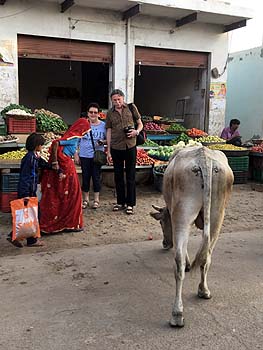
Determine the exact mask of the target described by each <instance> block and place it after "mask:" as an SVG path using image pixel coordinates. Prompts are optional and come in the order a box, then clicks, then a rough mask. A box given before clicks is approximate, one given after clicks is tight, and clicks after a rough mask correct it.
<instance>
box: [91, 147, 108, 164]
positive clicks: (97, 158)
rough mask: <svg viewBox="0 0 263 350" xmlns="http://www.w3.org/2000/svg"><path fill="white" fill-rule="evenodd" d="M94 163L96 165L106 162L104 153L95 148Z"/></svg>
mask: <svg viewBox="0 0 263 350" xmlns="http://www.w3.org/2000/svg"><path fill="white" fill-rule="evenodd" d="M93 161H94V163H95V164H97V165H105V164H106V163H107V156H106V153H105V152H103V151H99V150H96V151H95V152H94V160H93Z"/></svg>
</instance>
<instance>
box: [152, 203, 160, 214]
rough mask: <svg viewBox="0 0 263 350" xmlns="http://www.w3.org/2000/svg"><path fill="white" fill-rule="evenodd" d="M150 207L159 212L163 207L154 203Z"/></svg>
mask: <svg viewBox="0 0 263 350" xmlns="http://www.w3.org/2000/svg"><path fill="white" fill-rule="evenodd" d="M152 207H153V209H155V210H157V211H159V212H161V211H162V209H163V208H161V207H157V206H156V205H153V204H152Z"/></svg>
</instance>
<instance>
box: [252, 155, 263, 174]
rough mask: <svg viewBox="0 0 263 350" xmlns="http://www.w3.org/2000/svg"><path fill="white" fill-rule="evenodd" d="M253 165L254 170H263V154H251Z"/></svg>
mask: <svg viewBox="0 0 263 350" xmlns="http://www.w3.org/2000/svg"><path fill="white" fill-rule="evenodd" d="M250 159H251V165H252V168H253V169H261V170H263V154H260V155H254V154H251V157H250Z"/></svg>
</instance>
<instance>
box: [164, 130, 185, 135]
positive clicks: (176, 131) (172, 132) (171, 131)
mask: <svg viewBox="0 0 263 350" xmlns="http://www.w3.org/2000/svg"><path fill="white" fill-rule="evenodd" d="M166 131H167V132H168V133H169V134H174V135H181V134H182V133H185V131H184V130H181V131H180V130H169V129H166Z"/></svg>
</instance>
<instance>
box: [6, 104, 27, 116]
mask: <svg viewBox="0 0 263 350" xmlns="http://www.w3.org/2000/svg"><path fill="white" fill-rule="evenodd" d="M12 109H21V110H22V111H25V112H27V113H30V114H32V113H33V112H32V111H31V109H30V108H27V107H25V106H23V105H17V104H15V103H11V104H10V105H8V106H6V107H5V108H4V109H3V110H2V111H1V113H0V114H1V115H2V116H3V117H4V118H5V117H6V113H7V112H9V111H11V110H12Z"/></svg>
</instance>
